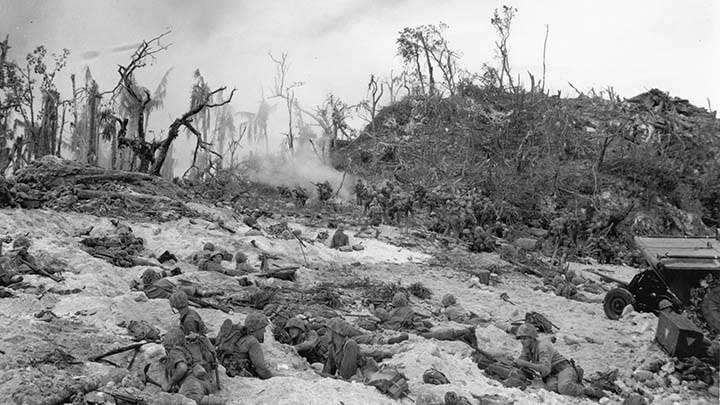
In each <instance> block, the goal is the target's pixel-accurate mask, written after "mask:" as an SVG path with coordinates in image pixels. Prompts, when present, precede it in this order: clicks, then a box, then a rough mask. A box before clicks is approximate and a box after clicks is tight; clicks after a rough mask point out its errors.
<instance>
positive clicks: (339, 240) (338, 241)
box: [330, 227, 350, 249]
mask: <svg viewBox="0 0 720 405" xmlns="http://www.w3.org/2000/svg"><path fill="white" fill-rule="evenodd" d="M348 245H350V239H349V238H348V236H347V235H345V233H344V232H343V228H341V227H338V229H337V230H336V231H335V233H334V234H333V237H332V240H331V241H330V248H331V249H337V248H339V247H341V246H348Z"/></svg>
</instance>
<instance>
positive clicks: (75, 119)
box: [70, 74, 82, 159]
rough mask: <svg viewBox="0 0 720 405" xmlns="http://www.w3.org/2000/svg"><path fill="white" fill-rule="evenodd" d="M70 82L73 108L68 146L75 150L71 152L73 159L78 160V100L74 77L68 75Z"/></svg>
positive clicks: (79, 141)
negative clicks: (71, 130)
mask: <svg viewBox="0 0 720 405" xmlns="http://www.w3.org/2000/svg"><path fill="white" fill-rule="evenodd" d="M70 82H71V83H72V94H73V101H72V108H73V133H72V135H71V136H70V137H71V139H70V145H71V146H73V147H74V148H76V149H75V150H73V155H74V158H75V159H80V157H81V156H82V155H80V150H79V149H80V144H81V140H80V129H79V128H78V100H77V88H76V85H75V75H74V74H72V75H70Z"/></svg>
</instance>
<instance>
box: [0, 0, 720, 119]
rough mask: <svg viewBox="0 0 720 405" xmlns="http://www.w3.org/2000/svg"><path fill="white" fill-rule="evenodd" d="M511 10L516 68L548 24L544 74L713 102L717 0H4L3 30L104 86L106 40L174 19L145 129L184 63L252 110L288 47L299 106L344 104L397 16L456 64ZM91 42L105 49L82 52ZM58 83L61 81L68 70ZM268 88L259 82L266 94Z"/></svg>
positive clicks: (475, 67) (112, 68) (112, 69)
mask: <svg viewBox="0 0 720 405" xmlns="http://www.w3.org/2000/svg"><path fill="white" fill-rule="evenodd" d="M503 3H505V4H511V5H514V6H515V7H517V8H518V14H517V17H516V19H515V21H514V23H513V32H512V36H511V39H510V47H511V50H510V52H511V53H510V58H511V62H512V68H513V70H514V71H515V72H516V73H522V75H523V80H526V78H527V74H526V73H525V72H526V71H528V70H530V71H531V72H533V74H534V75H535V76H536V77H538V76H539V75H540V72H541V61H542V44H543V36H544V31H545V24H549V25H550V37H549V42H548V50H547V66H548V72H547V76H548V86H549V88H551V89H553V90H562V92H563V94H566V95H574V94H575V93H574V91H572V90H570V88H569V86H568V85H567V83H568V82H572V83H573V84H574V85H575V86H576V87H577V88H578V89H581V90H583V91H586V90H588V89H589V88H591V87H595V88H596V89H600V88H605V87H607V86H613V87H614V88H615V89H616V90H617V91H618V92H619V94H620V95H622V96H625V97H631V96H634V95H636V94H638V93H641V92H643V91H645V90H648V89H650V88H652V87H657V88H660V89H661V90H665V91H670V93H671V95H674V96H678V97H683V98H688V99H690V100H691V101H692V102H693V103H694V104H697V105H700V106H703V107H705V106H707V101H706V99H707V98H709V99H710V100H711V103H712V106H713V109H716V108H717V106H718V105H719V104H720V79H718V75H717V71H718V69H719V68H720V2H719V1H714V0H690V1H669V0H647V1H646V0H643V1H638V0H633V1H627V0H626V1H616V0H604V1H589V0H567V1H542V2H540V1H532V0H527V1H510V2H497V1H486V0H477V1H471V0H448V1H433V0H317V1H309V0H307V1H290V0H271V1H269V0H264V1H263V0H254V1H202V0H193V1H185V0H182V1H180V0H174V1H152V2H150V1H147V0H140V1H138V0H74V1H71V0H56V1H37V0H0V34H3V37H4V32H3V31H4V30H7V31H9V34H10V44H11V46H12V47H13V49H11V56H12V57H13V58H14V59H16V60H21V59H22V58H23V57H24V54H25V53H26V52H27V51H29V50H30V49H31V48H32V47H34V46H35V45H39V44H44V45H46V46H47V47H48V48H49V50H51V51H54V50H58V49H60V48H63V47H65V48H69V49H70V50H71V51H72V55H71V60H70V63H69V66H68V68H67V70H66V72H67V73H68V74H69V73H70V72H75V73H78V76H79V77H82V68H83V66H85V65H88V66H90V69H91V70H92V72H93V74H94V76H95V78H96V79H97V80H98V82H99V84H100V87H101V89H109V88H111V87H112V86H113V85H114V83H115V82H116V80H117V73H116V68H117V64H119V63H123V62H125V61H127V59H128V57H129V55H130V53H131V52H132V50H130V51H124V52H112V51H111V49H113V48H116V47H119V46H122V45H128V44H134V43H137V42H139V41H140V40H142V39H144V38H150V37H152V36H155V35H157V34H158V33H160V32H162V31H163V30H164V29H166V28H168V27H169V28H172V35H171V37H170V38H169V41H170V42H172V43H173V45H172V46H171V48H170V49H169V50H168V51H167V52H166V53H165V54H161V55H160V56H159V58H158V60H157V62H156V64H155V66H150V67H147V68H145V70H144V71H143V72H142V73H140V74H139V75H138V78H139V81H140V83H141V84H142V85H144V86H147V87H148V88H150V89H151V90H152V89H154V87H155V86H156V85H157V81H158V80H159V78H160V77H161V76H162V74H163V73H164V72H165V71H166V70H167V69H168V68H170V67H174V70H173V72H172V73H171V82H170V84H171V86H170V87H171V88H170V90H169V92H168V100H167V101H166V107H165V111H163V112H160V113H158V114H155V116H154V117H153V121H152V122H151V127H156V128H158V129H159V127H164V126H166V124H167V123H168V122H169V121H170V117H175V116H177V115H178V114H181V113H182V112H183V111H184V109H185V108H186V107H187V104H188V102H189V87H190V83H191V73H192V71H193V70H194V69H195V68H199V69H200V70H201V72H202V73H203V74H204V76H205V78H206V80H208V82H209V83H210V85H211V87H217V86H220V85H228V86H229V87H235V88H237V89H238V93H237V94H236V96H237V99H236V101H235V102H234V103H233V104H234V106H235V107H236V108H237V109H242V110H249V111H254V110H255V108H256V105H257V102H258V101H259V99H260V88H261V85H262V86H263V87H264V88H265V89H268V88H269V87H270V86H271V85H272V75H273V70H272V69H273V65H272V63H271V62H270V60H269V58H268V56H267V51H268V50H272V51H273V52H274V53H276V54H277V53H279V52H280V51H287V52H288V53H289V57H290V60H291V63H292V65H291V72H290V79H291V80H297V81H303V82H305V86H304V87H302V88H301V89H300V90H298V92H297V95H298V97H299V99H300V101H301V103H302V104H303V105H305V106H312V105H314V104H317V103H319V102H320V101H321V100H322V98H323V97H324V95H325V94H327V93H328V92H333V93H335V94H337V95H338V96H340V97H341V98H342V99H344V100H345V101H347V102H349V103H355V102H358V101H359V100H360V99H361V98H362V97H363V96H364V93H365V88H366V84H367V78H368V75H369V74H370V73H375V74H380V75H387V74H388V73H389V71H390V69H391V68H394V69H395V70H396V71H397V70H399V69H400V61H399V58H398V57H396V56H395V38H396V37H397V32H398V31H399V30H400V29H402V28H403V27H405V26H416V25H420V24H437V23H438V22H440V21H442V22H445V23H446V24H448V25H449V26H450V28H449V30H448V38H449V40H450V43H451V46H452V47H453V48H455V49H457V50H459V51H461V52H462V55H463V57H462V59H461V64H462V65H463V66H464V67H465V68H467V69H469V70H471V71H479V70H480V67H481V66H482V64H483V63H484V62H488V63H495V60H494V59H493V55H494V51H493V41H494V39H495V35H494V32H493V30H492V26H491V25H490V17H491V15H492V11H493V9H494V8H496V7H501V6H502V4H503ZM92 52H99V55H98V56H96V57H92V58H90V57H89V56H90V55H91V54H92ZM61 81H62V83H60V88H61V89H63V88H69V79H68V75H64V76H62V77H61ZM267 93H268V90H266V94H267Z"/></svg>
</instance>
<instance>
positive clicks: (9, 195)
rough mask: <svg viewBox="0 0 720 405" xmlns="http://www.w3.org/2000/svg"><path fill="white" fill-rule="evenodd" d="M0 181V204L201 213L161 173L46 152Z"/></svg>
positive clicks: (133, 213)
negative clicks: (98, 164)
mask: <svg viewBox="0 0 720 405" xmlns="http://www.w3.org/2000/svg"><path fill="white" fill-rule="evenodd" d="M2 182H3V183H2V184H0V207H21V208H27V209H33V208H41V207H44V208H49V209H54V210H58V211H76V212H84V213H91V214H95V215H99V216H114V217H122V218H130V219H148V218H152V219H156V220H158V221H170V220H174V219H178V218H181V217H198V216H200V214H199V213H197V212H196V211H195V210H193V209H191V208H189V207H188V206H186V205H185V203H184V202H183V201H182V200H183V199H184V193H183V191H182V190H181V189H180V188H179V187H177V186H175V185H174V184H172V183H170V182H168V181H167V180H164V179H162V178H160V177H156V176H150V175H147V174H143V173H134V172H124V171H117V170H108V169H102V168H99V167H95V166H90V165H86V164H83V163H78V162H75V161H70V160H63V159H60V158H58V157H55V156H50V155H48V156H45V157H43V158H42V159H40V160H38V161H34V162H32V163H30V164H29V165H28V166H27V167H25V168H23V169H21V170H19V171H18V172H17V173H16V175H15V177H14V178H11V179H7V180H5V179H3V180H2Z"/></svg>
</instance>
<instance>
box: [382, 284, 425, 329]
mask: <svg viewBox="0 0 720 405" xmlns="http://www.w3.org/2000/svg"><path fill="white" fill-rule="evenodd" d="M391 305H392V309H391V310H386V309H382V308H377V309H375V310H374V311H373V314H374V315H375V316H376V317H378V319H380V322H381V324H380V326H382V327H383V328H385V329H393V330H401V329H416V328H427V327H431V326H432V325H430V324H429V323H428V322H427V321H425V320H423V319H422V317H421V316H420V315H418V314H417V313H416V312H415V311H414V310H413V309H412V307H411V306H410V303H409V302H408V298H407V295H405V293H402V292H397V293H395V295H394V296H393V299H392V304H391Z"/></svg>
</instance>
